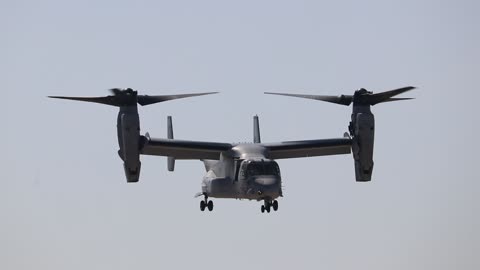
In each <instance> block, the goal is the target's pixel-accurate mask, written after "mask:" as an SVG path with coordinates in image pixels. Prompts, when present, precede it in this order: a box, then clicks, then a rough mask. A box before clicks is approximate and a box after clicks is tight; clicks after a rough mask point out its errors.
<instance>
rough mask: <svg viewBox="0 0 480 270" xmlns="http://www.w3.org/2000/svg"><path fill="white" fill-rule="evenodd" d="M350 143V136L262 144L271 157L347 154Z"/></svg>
mask: <svg viewBox="0 0 480 270" xmlns="http://www.w3.org/2000/svg"><path fill="white" fill-rule="evenodd" d="M351 145H352V140H351V139H350V138H336V139H321V140H306V141H288V142H279V143H266V144H263V146H264V147H265V148H266V149H267V150H268V153H269V154H268V157H269V158H271V159H282V158H300V157H315V156H327V155H341V154H349V153H350V148H351Z"/></svg>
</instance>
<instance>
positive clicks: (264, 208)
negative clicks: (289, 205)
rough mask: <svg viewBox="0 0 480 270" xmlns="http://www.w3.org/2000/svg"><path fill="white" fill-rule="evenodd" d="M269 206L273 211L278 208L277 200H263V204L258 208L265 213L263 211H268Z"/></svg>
mask: <svg viewBox="0 0 480 270" xmlns="http://www.w3.org/2000/svg"><path fill="white" fill-rule="evenodd" d="M271 208H273V211H277V210H278V201H277V200H273V201H270V200H265V201H264V204H263V205H262V206H261V207H260V210H261V211H262V213H265V211H267V213H270V209H271Z"/></svg>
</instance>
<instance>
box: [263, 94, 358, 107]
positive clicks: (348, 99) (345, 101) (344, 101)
mask: <svg viewBox="0 0 480 270" xmlns="http://www.w3.org/2000/svg"><path fill="white" fill-rule="evenodd" d="M265 94H268V95H279V96H288V97H297V98H308V99H314V100H321V101H326V102H330V103H335V104H340V105H346V106H348V105H350V103H352V99H353V97H352V96H350V95H341V96H319V95H298V94H287V93H272V92H265Z"/></svg>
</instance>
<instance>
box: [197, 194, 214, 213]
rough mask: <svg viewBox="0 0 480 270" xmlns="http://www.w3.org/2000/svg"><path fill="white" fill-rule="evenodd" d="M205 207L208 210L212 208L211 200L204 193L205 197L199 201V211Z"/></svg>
mask: <svg viewBox="0 0 480 270" xmlns="http://www.w3.org/2000/svg"><path fill="white" fill-rule="evenodd" d="M205 208H207V209H208V211H212V210H213V202H212V201H209V200H208V197H207V196H206V195H205V199H204V200H202V201H200V211H205Z"/></svg>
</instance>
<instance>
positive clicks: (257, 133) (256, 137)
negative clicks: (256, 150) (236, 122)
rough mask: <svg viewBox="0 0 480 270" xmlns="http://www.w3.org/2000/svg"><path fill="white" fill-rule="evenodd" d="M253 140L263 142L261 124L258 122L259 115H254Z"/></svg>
mask: <svg viewBox="0 0 480 270" xmlns="http://www.w3.org/2000/svg"><path fill="white" fill-rule="evenodd" d="M253 142H254V143H261V140H260V126H259V123H258V115H255V116H254V117H253Z"/></svg>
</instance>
